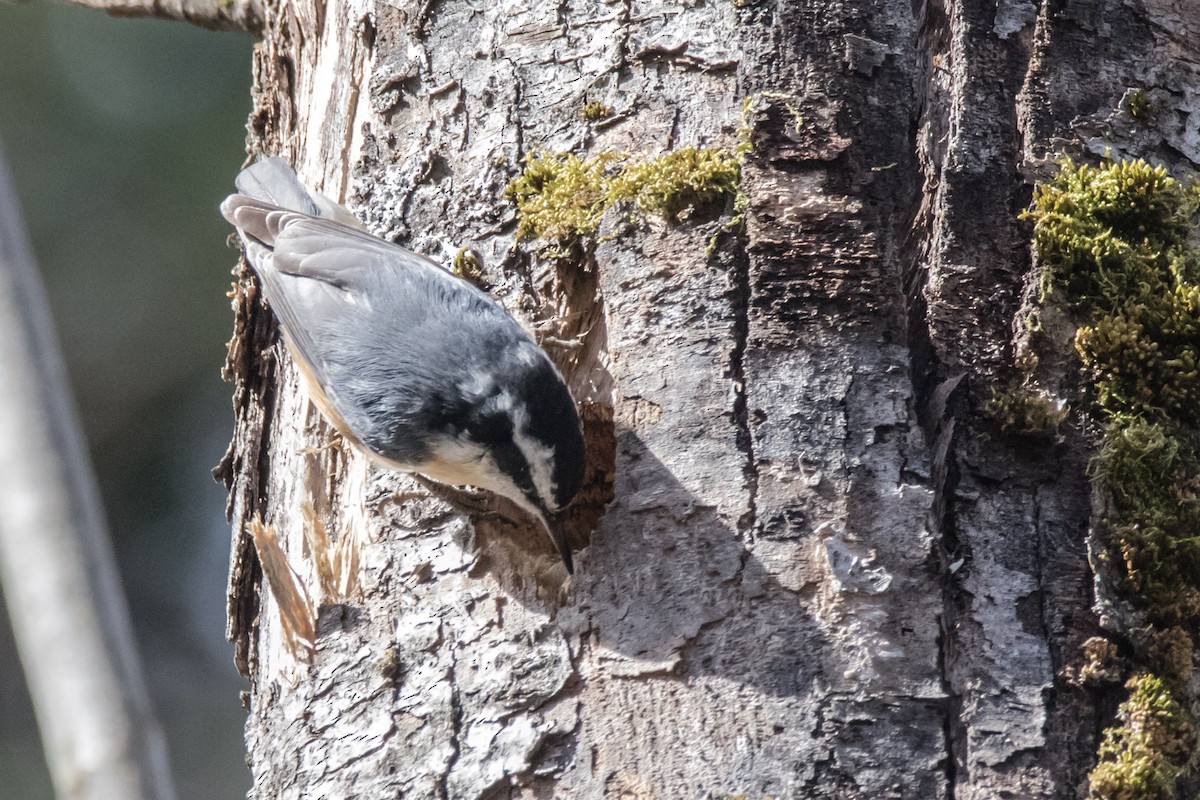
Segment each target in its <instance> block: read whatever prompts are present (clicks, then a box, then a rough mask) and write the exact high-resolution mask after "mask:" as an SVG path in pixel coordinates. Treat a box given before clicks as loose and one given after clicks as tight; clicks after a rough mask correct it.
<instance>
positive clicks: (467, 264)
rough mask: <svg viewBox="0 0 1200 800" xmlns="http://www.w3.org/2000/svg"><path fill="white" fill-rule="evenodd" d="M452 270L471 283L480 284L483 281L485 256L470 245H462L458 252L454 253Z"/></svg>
mask: <svg viewBox="0 0 1200 800" xmlns="http://www.w3.org/2000/svg"><path fill="white" fill-rule="evenodd" d="M450 271H451V272H452V273H454V274H455V275H457V276H458V277H460V278H462V279H463V280H467V281H470V282H471V283H473V284H475V285H476V286H479V285H481V284H482V283H483V279H484V272H483V258H482V256H480V255H479V252H478V251H476V250H473V249H472V248H470V247H466V246H463V247H460V248H458V252H457V253H455V254H454V260H453V261H452V262H451V264H450Z"/></svg>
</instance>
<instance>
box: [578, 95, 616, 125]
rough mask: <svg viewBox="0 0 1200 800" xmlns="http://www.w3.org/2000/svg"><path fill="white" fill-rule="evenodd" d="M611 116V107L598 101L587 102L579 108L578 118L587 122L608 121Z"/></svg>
mask: <svg viewBox="0 0 1200 800" xmlns="http://www.w3.org/2000/svg"><path fill="white" fill-rule="evenodd" d="M612 115H613V108H612V106H606V105H605V104H604V103H601V102H600V101H599V100H589V101H588V102H586V103H584V104H583V105H582V106H580V108H579V118H580V119H585V120H587V121H589V122H597V121H599V120H602V119H608V118H609V117H611V116H612Z"/></svg>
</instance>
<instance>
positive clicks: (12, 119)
mask: <svg viewBox="0 0 1200 800" xmlns="http://www.w3.org/2000/svg"><path fill="white" fill-rule="evenodd" d="M251 46H252V40H251V38H250V37H249V36H248V35H245V34H234V33H213V32H209V31H205V30H201V29H199V28H196V27H193V26H190V25H186V24H184V23H178V22H156V21H147V20H117V19H110V18H108V17H106V16H104V15H102V14H100V13H98V12H94V11H88V10H85V9H80V8H74V7H68V6H52V5H49V4H46V3H40V2H39V3H21V4H18V5H7V4H5V3H4V2H3V1H2V0H0V147H3V149H4V151H5V153H6V155H7V158H8V162H9V168H10V169H11V171H12V173H13V179H14V180H15V182H16V189H17V193H18V195H19V197H20V200H21V203H22V205H23V208H24V212H25V217H26V222H27V224H28V227H29V233H30V236H31V238H32V240H33V248H34V252H35V254H36V256H37V259H38V262H39V265H40V266H41V270H42V274H43V277H44V280H45V283H46V289H47V293H48V295H49V298H50V303H51V306H52V308H53V312H54V315H55V322H56V324H57V328H58V334H59V339H60V342H61V344H62V347H63V350H64V355H65V357H66V361H67V367H68V369H69V372H70V376H71V381H72V384H73V387H74V390H75V399H76V403H77V405H78V407H79V410H80V414H81V416H82V418H83V424H84V427H85V429H86V433H87V436H88V440H89V443H90V446H91V451H92V458H93V462H94V465H95V467H96V472H97V474H98V476H99V479H100V484H101V491H102V492H103V495H104V501H105V506H106V509H107V512H108V521H109V525H110V527H111V530H112V534H113V538H114V545H115V549H116V553H117V558H118V562H119V566H120V570H121V576H122V579H123V581H124V585H125V591H126V595H127V597H128V599H129V605H130V610H131V613H132V616H133V622H134V627H135V632H136V634H137V637H138V644H139V645H140V648H141V654H142V659H143V662H144V665H145V670H146V676H147V680H148V682H149V684H150V690H151V694H152V697H153V700H154V703H155V708H156V710H157V712H158V716H159V718H160V719H161V720H162V722H163V725H164V727H165V729H166V734H167V738H168V744H169V747H170V752H171V759H172V763H173V766H174V768H175V777H176V780H177V782H178V788H179V794H180V798H181V799H182V800H191V799H192V798H196V800H199V799H200V798H204V799H205V800H222V798H235V797H244V796H245V793H246V791H247V789H248V788H249V784H250V779H249V775H248V773H247V771H246V767H245V763H244V758H243V754H244V749H243V745H242V723H243V720H244V718H245V712H244V711H243V710H242V708H241V706H240V704H239V701H238V692H239V691H240V690H241V689H243V688H246V686H245V682H244V681H243V680H242V679H241V678H240V677H239V676H238V675H237V673H236V671H235V670H234V668H233V656H232V649H231V648H230V646H229V645H228V644H227V643H226V642H225V636H224V630H225V579H226V570H227V564H228V553H229V530H228V527H227V525H226V522H225V513H224V509H225V493H224V490H223V488H222V487H220V486H218V485H217V484H216V483H214V482H213V479H212V477H211V475H210V470H211V469H212V467H213V466H214V465H215V464H216V463H217V461H218V460H219V459H220V457H221V455H222V453H224V451H225V446H226V444H227V443H228V441H229V437H230V433H231V431H232V420H233V415H232V410H231V408H232V407H231V404H230V396H231V387H229V386H228V385H225V384H223V383H222V382H221V379H220V368H221V365H222V364H223V362H224V357H225V341H226V340H227V339H228V338H229V335H230V332H231V329H232V324H231V323H232V314H231V313H230V310H229V301H228V299H227V298H226V297H225V292H226V291H227V290H228V288H229V285H230V280H231V277H230V269H231V267H232V266H233V265H234V263H235V261H236V258H237V254H236V252H235V251H234V250H232V249H229V248H228V247H227V246H226V237H227V236H228V234H229V228H228V226H226V225H225V223H224V221H223V220H222V219H221V218H220V216H219V215H218V213H217V204H218V203H219V202H220V201H221V199H222V198H224V196H225V195H226V194H228V193H229V191H230V189H231V188H232V180H233V176H234V174H235V173H236V171H237V169H238V168H239V167H240V166H241V164H242V161H243V159H244V144H245V120H246V116H247V114H248V112H249V110H250V52H251ZM31 535H36V531H31ZM0 787H3V788H0V796H3V797H5V798H14V800H50V798H52V797H53V792H52V789H51V785H50V778H49V774H48V773H47V770H46V766H45V763H44V761H43V758H42V752H41V744H40V741H39V738H38V732H37V727H36V723H35V720H34V716H33V710H32V708H31V706H30V703H29V698H28V695H27V694H26V689H25V682H24V677H23V675H22V674H21V669H20V664H19V662H18V660H17V656H16V652H15V649H14V645H13V641H12V634H11V631H10V630H9V627H8V616H7V611H4V612H3V613H0Z"/></svg>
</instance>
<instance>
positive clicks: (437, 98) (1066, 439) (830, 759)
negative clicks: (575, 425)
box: [221, 0, 1200, 800]
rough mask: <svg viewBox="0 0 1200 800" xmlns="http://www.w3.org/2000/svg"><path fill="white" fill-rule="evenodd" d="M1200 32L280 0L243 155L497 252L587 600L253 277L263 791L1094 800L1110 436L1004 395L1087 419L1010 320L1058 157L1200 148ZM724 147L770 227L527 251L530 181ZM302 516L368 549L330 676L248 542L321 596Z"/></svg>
mask: <svg viewBox="0 0 1200 800" xmlns="http://www.w3.org/2000/svg"><path fill="white" fill-rule="evenodd" d="M1185 5H1186V4H1185V3H1182V2H1178V3H1174V4H1172V3H1171V2H1169V0H1154V1H1153V2H1147V3H1145V4H1144V5H1136V6H1135V5H1132V4H1126V3H1121V2H1117V1H1116V0H1094V2H1079V3H1072V4H1070V5H1069V6H1065V7H1064V6H1060V5H1057V4H1055V5H1047V4H1035V3H1033V2H1023V1H1022V0H1000V2H998V3H986V2H976V1H975V0H947V2H940V1H939V0H927V1H926V2H923V3H920V4H917V5H916V6H913V5H910V4H908V3H895V2H891V3H883V4H868V3H865V2H846V3H840V4H838V3H834V4H830V3H826V2H808V3H804V2H790V0H779V1H778V2H775V3H762V4H755V3H750V4H746V5H740V6H739V5H734V4H729V3H723V2H717V3H705V4H693V3H687V4H673V3H663V2H659V0H622V1H621V2H612V3H599V4H593V5H587V4H573V3H570V2H563V3H559V4H557V5H546V4H542V5H538V4H516V3H508V4H491V5H487V4H483V5H478V4H476V5H472V4H469V3H464V2H459V1H458V0H445V1H444V2H440V3H432V2H426V3H421V4H410V5H404V6H398V5H394V4H390V3H382V2H375V1H374V0H330V2H328V3H319V4H316V5H311V4H308V3H302V2H301V3H291V4H282V5H281V4H279V3H277V2H268V3H266V5H265V6H264V7H263V9H262V11H261V14H262V34H263V42H262V43H261V44H260V45H259V47H258V50H257V53H256V58H255V110H254V113H253V115H252V118H251V125H250V128H251V141H252V145H253V147H254V149H256V150H261V151H263V152H271V153H276V152H278V153H282V154H284V155H285V156H287V157H289V158H290V159H291V160H292V161H293V162H294V163H295V164H296V165H297V168H298V170H299V172H300V174H301V175H302V176H303V177H304V178H305V179H306V181H307V182H308V183H309V184H310V185H311V186H312V187H313V188H316V189H320V190H323V191H324V192H326V193H327V194H329V195H331V196H333V197H341V198H345V199H346V200H347V201H348V203H349V204H350V205H351V206H352V207H354V208H355V209H356V210H357V211H358V213H359V214H360V216H361V217H362V218H363V219H364V221H365V222H366V223H367V225H368V226H369V227H370V228H371V229H372V230H373V231H374V232H376V233H378V234H380V235H382V236H384V237H387V238H390V239H392V240H395V241H398V242H400V243H402V244H404V245H406V246H407V247H410V248H412V249H415V250H419V251H422V252H426V253H430V254H433V255H435V256H438V255H440V253H441V252H442V251H443V249H444V248H443V245H446V244H449V245H451V246H452V247H453V249H457V247H458V246H459V245H463V244H470V245H472V246H474V247H476V248H478V249H479V250H480V251H481V252H482V253H483V255H484V262H485V264H487V270H486V274H485V280H486V282H487V283H488V284H489V285H490V288H491V291H492V292H493V293H494V294H495V295H496V296H497V297H498V298H499V299H500V301H501V302H502V303H504V304H505V305H506V306H507V307H509V308H510V309H511V310H512V311H513V312H514V313H516V314H518V315H519V316H522V317H524V318H525V319H527V320H528V321H530V322H531V323H533V324H537V325H539V326H541V327H543V328H544V329H546V330H548V331H549V332H551V333H553V335H554V337H555V338H556V339H559V340H566V339H572V338H574V339H577V340H578V341H579V343H580V346H579V347H577V348H574V349H566V348H557V349H555V348H552V355H553V356H554V357H555V358H556V360H558V361H559V363H560V365H561V366H562V367H563V369H564V373H565V374H566V376H567V378H568V381H569V382H570V384H571V387H572V390H573V392H574V394H575V396H576V398H577V400H579V401H580V402H581V404H582V406H583V413H584V417H585V419H586V420H587V423H588V424H587V436H588V441H589V448H590V450H591V459H592V462H591V464H590V468H589V483H588V487H587V489H586V490H585V495H586V500H585V502H584V503H583V504H582V506H583V507H582V509H581V511H580V512H579V514H578V515H577V517H576V519H575V520H574V523H573V525H572V528H573V535H574V536H575V537H576V539H577V543H578V544H583V543H584V542H585V541H587V540H588V539H589V537H588V534H589V533H590V545H589V546H588V547H587V549H586V550H585V551H583V552H582V553H581V554H580V557H579V559H578V563H579V572H578V574H577V575H576V576H575V579H574V581H573V583H572V584H571V585H570V586H564V585H563V584H562V574H561V572H560V571H559V570H558V567H557V565H556V562H555V558H554V556H553V553H552V552H551V551H550V549H549V546H548V545H547V544H545V543H544V542H543V541H542V539H541V537H540V535H539V534H538V532H537V531H534V530H525V529H523V528H521V527H520V526H519V525H513V524H509V523H505V522H502V521H497V520H494V519H491V520H489V519H475V520H472V519H470V518H467V517H464V516H462V515H461V514H459V513H457V512H454V511H452V510H451V509H450V508H449V507H448V506H446V505H444V504H443V503H441V502H440V501H439V500H437V499H435V498H432V497H430V496H428V495H427V494H426V493H424V492H422V491H420V490H418V489H417V487H416V485H415V484H413V483H411V482H410V481H409V480H408V479H406V478H404V477H403V476H397V475H392V474H386V473H380V472H377V471H375V470H374V469H372V468H369V467H368V466H367V465H366V463H365V462H364V461H363V459H362V458H361V457H360V456H359V455H357V454H356V453H353V452H350V451H348V450H344V449H342V448H341V447H339V446H338V444H337V442H336V440H335V437H334V436H333V433H332V431H331V430H330V429H329V428H328V427H327V426H326V425H325V424H324V423H323V422H322V421H321V420H320V418H319V416H318V415H317V412H316V411H315V410H314V409H313V408H311V407H310V406H309V404H308V402H307V401H306V400H305V399H304V396H303V394H302V393H300V391H299V390H298V384H297V380H296V374H295V369H294V367H293V365H292V364H291V363H290V362H289V361H288V357H287V354H286V353H285V351H284V350H283V349H282V348H281V347H280V346H279V345H278V343H277V342H276V338H275V336H274V325H273V323H272V322H271V320H270V317H269V314H268V312H267V311H266V310H265V309H264V308H263V307H261V305H260V304H259V303H258V301H257V298H256V295H255V289H254V284H253V282H252V279H251V277H250V275H249V274H248V273H246V272H245V271H243V272H242V273H240V276H239V291H238V293H237V294H236V296H235V298H234V306H235V310H236V323H235V324H236V329H235V336H234V340H233V342H232V343H231V349H230V359H229V365H228V366H229V372H230V374H231V376H232V377H233V378H234V379H235V382H236V389H235V406H236V409H237V414H238V425H237V430H236V432H235V438H234V441H233V443H232V445H231V448H230V452H229V455H228V457H227V459H226V461H225V462H224V464H223V465H222V470H221V474H222V475H223V476H224V478H225V480H226V481H227V482H228V484H229V486H230V489H231V494H230V513H231V517H232V520H233V523H234V535H235V541H234V560H233V570H232V581H231V593H230V625H231V627H230V632H231V636H232V638H233V639H234V641H235V642H236V644H237V653H238V663H239V666H241V667H242V669H243V670H244V671H246V672H247V674H248V675H249V676H250V677H251V680H252V690H251V693H250V719H249V722H248V725H247V742H248V747H249V759H250V764H251V768H252V770H253V772H254V776H255V789H254V791H253V792H252V796H253V797H261V798H300V797H305V798H317V797H350V796H358V797H394V796H400V797H405V798H426V797H428V798H500V797H523V798H535V797H539V798H548V797H579V798H591V797H595V798H600V797H631V798H676V797H680V798H682V797H723V796H733V795H743V794H744V795H745V796H747V797H755V798H757V797H762V796H773V797H797V798H800V797H804V798H816V797H828V798H864V799H866V798H870V799H871V800H876V799H878V798H920V799H922V800H924V799H926V798H938V797H954V798H960V799H962V798H991V797H1005V796H1009V797H1037V798H1064V799H1065V798H1074V797H1076V796H1077V795H1078V793H1079V791H1080V787H1081V785H1082V782H1083V781H1084V778H1085V776H1086V773H1087V771H1088V769H1090V767H1091V765H1092V762H1093V759H1094V754H1095V749H1096V744H1097V741H1098V735H1099V731H1100V729H1101V727H1102V726H1103V725H1104V724H1106V721H1107V720H1108V719H1109V716H1106V715H1111V713H1112V703H1111V700H1112V690H1111V688H1110V689H1105V688H1103V687H1102V688H1100V689H1094V688H1093V689H1085V688H1081V687H1079V686H1077V685H1075V684H1074V683H1072V682H1071V681H1070V680H1069V679H1068V677H1067V676H1068V675H1069V674H1070V668H1071V666H1072V664H1074V663H1076V662H1078V660H1079V659H1080V658H1081V655H1080V645H1081V644H1082V642H1083V641H1084V640H1085V639H1087V638H1088V637H1090V636H1093V635H1095V634H1096V633H1097V632H1098V631H1099V630H1100V628H1099V621H1098V620H1097V618H1096V616H1095V615H1094V614H1093V613H1092V611H1091V605H1092V601H1093V599H1092V595H1091V582H1092V576H1091V573H1090V572H1089V570H1088V566H1087V560H1086V537H1087V518H1088V509H1089V506H1088V492H1087V484H1086V478H1085V475H1084V465H1085V463H1086V460H1087V457H1088V453H1089V447H1090V439H1089V436H1090V434H1089V432H1088V431H1087V430H1086V428H1085V427H1084V426H1082V425H1081V424H1074V425H1071V426H1070V427H1069V429H1068V430H1067V432H1066V433H1065V434H1064V436H1063V437H1062V438H1061V439H1060V440H1059V441H1056V442H1052V443H1049V444H1047V443H1044V442H1040V443H1039V442H1033V441H1030V440H1028V439H1021V438H1017V437H1013V436H1011V435H1006V434H1003V433H1002V432H1001V430H1000V428H999V426H998V425H997V424H996V423H995V422H994V421H993V420H990V419H989V418H988V417H987V416H986V415H985V414H984V413H983V407H984V404H985V403H986V401H987V400H988V398H989V397H990V395H991V391H992V389H993V387H997V386H1001V387H1003V386H1006V385H1008V383H1010V382H1011V381H1013V380H1015V379H1016V377H1017V376H1018V369H1019V368H1020V369H1028V370H1033V372H1034V373H1035V374H1036V375H1037V377H1038V378H1039V380H1041V381H1042V383H1043V385H1046V386H1049V387H1052V388H1053V389H1054V390H1056V391H1061V392H1067V393H1069V392H1071V391H1073V387H1072V385H1071V379H1070V377H1069V375H1070V370H1069V369H1068V368H1067V365H1068V364H1069V362H1070V354H1069V349H1068V348H1069V345H1068V342H1069V339H1068V338H1067V336H1066V335H1065V334H1064V332H1063V329H1061V327H1060V329H1058V330H1057V331H1056V330H1055V329H1053V326H1050V327H1047V328H1045V329H1043V330H1042V331H1041V332H1040V333H1038V334H1037V335H1036V336H1027V334H1028V332H1027V331H1025V330H1024V327H1023V326H1024V320H1025V315H1026V314H1027V313H1028V308H1027V305H1026V304H1027V302H1028V297H1029V272H1030V260H1029V249H1028V238H1029V231H1028V229H1027V226H1026V225H1025V224H1024V223H1022V222H1020V221H1018V218H1017V213H1018V212H1019V211H1020V210H1021V209H1022V208H1023V207H1024V206H1025V205H1026V204H1027V202H1028V198H1029V193H1030V188H1031V181H1032V180H1034V179H1036V178H1037V177H1039V176H1041V175H1044V174H1047V170H1048V166H1049V159H1052V158H1053V157H1054V156H1055V155H1056V154H1057V153H1059V152H1061V151H1063V150H1066V151H1068V152H1072V153H1075V154H1080V155H1082V154H1087V153H1095V152H1097V150H1098V148H1099V147H1100V145H1101V144H1104V143H1108V145H1109V146H1111V147H1113V148H1114V150H1115V151H1116V152H1119V153H1130V154H1137V155H1141V156H1149V157H1155V158H1158V159H1161V160H1163V161H1165V162H1166V163H1168V164H1170V165H1171V166H1172V167H1173V168H1175V169H1177V170H1184V169H1187V168H1191V167H1192V166H1194V164H1195V163H1196V162H1198V161H1200V144H1198V141H1200V140H1197V139H1196V129H1197V126H1196V124H1195V119H1194V115H1193V112H1194V111H1195V109H1196V108H1197V107H1198V106H1197V103H1198V98H1200V91H1198V87H1200V73H1198V72H1197V71H1196V69H1195V66H1194V65H1195V63H1197V58H1196V57H1197V52H1196V44H1195V43H1196V42H1197V41H1200V38H1197V36H1195V34H1196V33H1197V31H1196V30H1195V28H1196V21H1195V17H1194V14H1192V15H1189V12H1188V10H1187V9H1186V8H1185V7H1184V6H1185ZM1189 26H1190V27H1189ZM1137 87H1141V88H1143V89H1145V90H1146V91H1147V92H1148V93H1149V95H1150V96H1151V97H1152V98H1154V100H1155V103H1156V104H1158V106H1157V107H1158V108H1160V109H1161V114H1160V115H1159V117H1158V119H1157V121H1156V122H1154V123H1153V124H1152V125H1147V124H1142V123H1139V124H1136V125H1135V124H1132V122H1133V121H1131V120H1129V119H1128V114H1127V113H1124V112H1122V110H1121V108H1122V105H1121V104H1122V98H1123V97H1125V93H1126V92H1127V91H1129V90H1130V89H1131V88H1137ZM747 99H750V100H751V102H750V103H749V104H748V106H747V111H746V117H745V124H746V126H747V130H746V131H745V133H744V134H740V133H739V128H740V127H741V126H742V125H743V111H742V109H743V103H744V101H745V100H747ZM593 100H595V101H600V102H602V103H603V104H604V105H606V106H609V107H611V108H612V110H613V115H612V116H611V117H609V118H607V119H605V120H602V121H600V122H589V121H587V120H584V119H581V118H580V117H579V115H578V114H577V111H578V109H579V108H581V107H582V106H583V105H584V104H585V103H586V102H588V101H593ZM740 135H748V136H749V141H750V144H751V149H750V152H749V154H748V156H747V160H746V163H745V165H744V168H743V177H742V182H743V189H744V191H745V193H746V196H747V198H748V207H747V209H746V211H745V224H744V228H741V229H738V230H736V231H732V230H730V229H728V226H727V223H728V221H729V219H728V216H725V217H723V218H720V219H711V218H709V217H706V216H704V215H703V214H699V213H697V214H694V215H692V217H691V218H689V219H686V220H684V221H683V222H682V223H681V224H678V225H668V224H666V223H663V222H661V221H658V220H653V219H643V218H635V219H632V220H631V219H629V218H627V217H626V216H625V215H623V214H622V213H621V212H620V211H619V210H614V211H612V212H610V213H609V215H608V216H607V217H606V219H605V222H604V225H603V226H602V229H601V232H600V235H599V236H598V238H597V245H596V247H595V249H594V252H591V253H589V254H585V255H584V256H583V257H582V258H580V259H576V260H575V261H570V260H566V261H564V260H560V261H552V260H546V259H542V258H537V257H531V256H530V254H529V252H528V248H525V249H522V248H514V246H513V244H514V242H513V239H514V233H515V228H516V224H515V219H514V216H513V212H512V210H511V208H510V207H509V206H508V205H507V204H506V203H505V202H504V200H503V199H502V194H503V189H504V187H505V186H506V184H507V183H508V181H510V180H511V179H512V178H514V177H516V176H517V175H518V174H519V172H520V169H521V164H522V159H523V157H524V156H526V155H528V154H530V153H533V152H536V151H538V150H548V151H573V152H577V153H580V154H583V153H589V154H595V153H599V152H603V151H613V150H617V151H625V152H636V153H646V154H654V153H658V152H662V151H664V150H669V149H673V148H676V147H681V146H688V145H695V146H718V147H732V146H734V145H735V144H736V142H737V139H738V137H739V136H740ZM714 237H715V238H714ZM710 242H715V243H716V246H715V247H712V248H710V246H709V245H710ZM1018 362H1020V363H1018ZM610 498H611V502H608V501H609V499H610ZM305 501H312V502H313V503H314V506H315V507H316V509H317V511H318V514H319V515H321V517H322V518H323V519H324V521H325V524H326V526H327V527H328V529H329V530H331V531H332V532H334V535H335V536H345V535H357V536H360V537H361V538H362V541H363V543H364V544H363V546H362V553H361V557H362V575H361V586H362V592H361V596H359V597H356V598H354V599H353V600H352V601H351V602H350V603H346V604H332V605H326V606H324V607H323V608H322V609H321V613H320V617H319V620H318V625H317V646H316V653H315V657H314V660H313V663H312V664H311V665H308V664H303V663H297V662H295V661H294V660H292V658H291V657H290V656H289V655H288V653H287V651H286V648H285V647H284V646H283V643H282V641H281V638H280V632H279V627H278V621H277V617H276V616H275V614H274V610H273V603H274V601H273V599H272V598H271V596H270V594H269V592H266V591H265V590H264V589H263V588H262V587H261V586H260V580H259V573H258V567H257V563H256V560H255V558H254V553H253V549H252V546H251V545H250V544H249V538H248V534H247V532H246V530H247V525H248V523H249V521H250V520H251V519H252V518H253V517H254V516H255V515H256V514H259V513H261V514H263V516H264V517H265V518H266V519H267V521H268V522H270V523H272V524H273V525H274V526H275V527H276V528H277V529H278V531H279V533H280V537H281V540H282V542H283V544H284V547H285V548H286V549H287V551H288V553H289V560H290V561H291V563H292V564H293V566H294V567H295V568H297V570H298V571H299V572H300V574H301V577H302V579H308V580H310V581H312V584H311V585H315V579H314V578H313V577H312V575H311V574H309V573H308V572H306V570H309V571H310V570H311V568H309V567H306V564H307V560H306V556H305V554H304V551H303V544H302V543H303V541H304V537H303V535H302V533H301V529H300V526H301V525H302V522H303V518H302V515H301V513H300V509H301V507H302V505H303V503H304V502H305ZM605 503H608V504H607V507H606V508H605ZM593 527H594V530H592V529H593Z"/></svg>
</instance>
